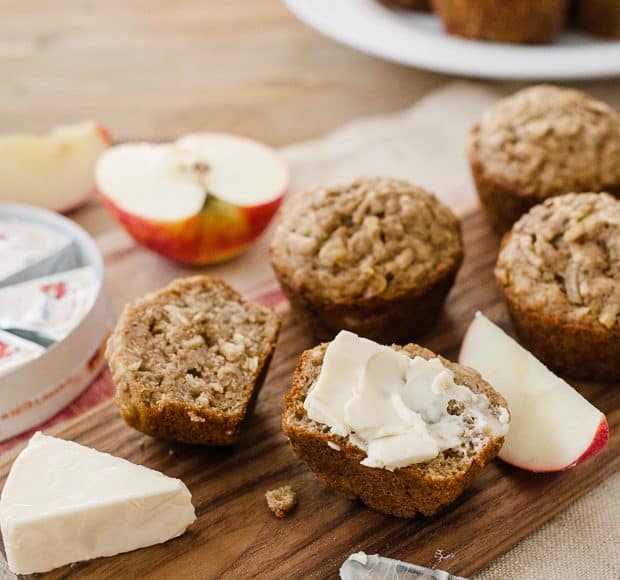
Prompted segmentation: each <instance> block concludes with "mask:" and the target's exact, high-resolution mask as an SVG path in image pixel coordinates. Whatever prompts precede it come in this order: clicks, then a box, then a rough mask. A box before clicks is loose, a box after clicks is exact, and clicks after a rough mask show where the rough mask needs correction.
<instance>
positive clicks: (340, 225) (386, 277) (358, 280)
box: [270, 178, 463, 342]
mask: <svg viewBox="0 0 620 580" xmlns="http://www.w3.org/2000/svg"><path fill="white" fill-rule="evenodd" d="M277 220H278V222H277V224H278V225H277V228H276V230H275V233H274V236H273V239H272V241H271V246H270V255H271V263H272V266H273V269H274V271H275V273H276V275H277V277H278V279H279V281H280V284H281V286H282V289H283V290H284V292H285V293H286V295H287V297H288V299H289V301H290V303H291V306H292V307H293V309H294V310H295V312H296V313H297V315H298V316H299V317H300V318H301V319H302V320H304V321H306V322H308V324H309V325H310V327H311V329H312V330H313V331H314V333H315V335H316V336H317V337H318V338H319V339H329V338H332V337H333V336H334V335H335V334H336V333H337V332H338V331H339V330H342V329H348V330H352V331H354V332H357V333H358V334H361V335H363V336H367V337H369V338H372V339H375V340H378V341H380V342H399V341H401V340H404V339H408V338H411V337H414V336H420V335H422V334H423V333H424V332H426V331H427V330H428V329H429V328H430V327H431V326H432V325H433V324H434V323H435V321H436V320H437V318H438V317H439V314H440V311H441V308H442V306H443V303H444V300H445V297H446V295H447V294H448V292H449V290H450V288H451V287H452V284H453V282H454V279H455V277H456V274H457V272H458V269H459V267H460V265H461V262H462V260H463V243H462V240H461V231H460V223H459V220H458V219H457V218H456V217H455V216H454V214H452V212H451V211H450V210H449V209H448V208H447V207H446V206H445V205H444V204H442V203H441V202H440V201H439V200H438V199H437V198H436V197H435V196H434V195H433V194H431V193H429V192H427V191H426V190H424V189H422V188H421V187H417V186H415V185H412V184H410V183H408V182H406V181H400V180H395V179H384V178H374V179H361V180H358V181H354V182H352V183H349V184H347V185H342V186H336V187H322V188H318V189H315V190H313V191H310V192H306V193H300V194H298V195H296V196H294V197H293V198H291V199H290V200H288V202H287V203H286V204H285V205H284V207H283V208H282V209H281V211H280V213H279V216H278V218H277Z"/></svg>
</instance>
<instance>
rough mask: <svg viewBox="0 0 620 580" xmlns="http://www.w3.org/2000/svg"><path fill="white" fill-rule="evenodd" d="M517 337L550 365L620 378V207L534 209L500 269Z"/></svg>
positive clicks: (610, 202) (584, 201) (564, 201)
mask: <svg viewBox="0 0 620 580" xmlns="http://www.w3.org/2000/svg"><path fill="white" fill-rule="evenodd" d="M495 277H496V279H497V282H498V283H499V286H500V288H501V290H502V293H503V294H504V297H505V299H506V302H507V304H508V308H509V310H510V314H511V316H512V320H513V323H514V327H515V331H516V333H517V335H518V337H519V338H520V340H521V342H522V343H523V345H524V346H526V347H527V348H528V349H529V350H531V351H532V353H534V354H535V355H536V356H537V357H538V358H540V359H541V360H542V361H543V362H544V363H545V364H547V365H548V366H550V367H552V368H554V369H556V370H558V371H559V372H560V373H562V374H566V375H569V376H572V377H575V378H588V379H599V380H604V381H618V380H620V201H619V200H617V199H615V198H614V197H612V196H610V195H607V194H605V193H581V194H573V193H571V194H567V195H562V196H559V197H554V198H551V199H548V200H547V201H545V202H544V203H542V204H540V205H537V206H536V207H534V208H532V209H531V210H530V211H529V212H528V213H527V214H525V215H524V216H523V217H522V218H521V219H520V220H519V221H518V222H517V223H516V224H515V225H514V227H513V228H512V231H511V232H510V233H508V234H506V236H505V237H504V240H503V243H502V248H501V251H500V254H499V257H498V260H497V265H496V268H495Z"/></svg>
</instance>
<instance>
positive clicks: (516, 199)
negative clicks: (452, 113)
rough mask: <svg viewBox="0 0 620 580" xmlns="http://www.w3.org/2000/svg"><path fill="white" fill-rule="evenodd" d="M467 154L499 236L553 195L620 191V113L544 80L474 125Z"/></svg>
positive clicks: (503, 103)
mask: <svg viewBox="0 0 620 580" xmlns="http://www.w3.org/2000/svg"><path fill="white" fill-rule="evenodd" d="M468 154H469V161H470V164H471V169H472V173H473V176H474V181H475V182H476V189H477V190H478V196H479V198H480V202H481V203H482V206H483V208H484V210H485V211H486V214H487V217H488V219H489V221H490V223H491V225H492V226H493V228H494V229H495V231H496V232H497V233H499V234H501V233H503V232H505V231H507V230H509V229H510V227H511V226H512V224H513V223H514V222H515V221H516V220H517V219H518V218H519V216H520V215H522V214H523V213H525V212H526V211H527V210H528V209H529V208H530V207H532V206H534V205H536V204H537V203H540V202H541V201H543V200H545V199H546V198H548V197H551V196H554V195H562V194H565V193H568V192H571V191H572V192H577V193H579V192H584V191H608V192H610V193H612V194H615V195H618V194H620V115H619V114H618V113H617V112H616V111H615V110H613V109H612V108H611V107H608V106H607V105H606V104H604V103H601V102H599V101H594V100H592V99H589V98H588V97H587V96H586V95H585V94H583V93H581V92H578V91H574V90H571V89H562V88H558V87H553V86H548V85H542V86H536V87H531V88H528V89H525V90H522V91H520V92H518V93H516V94H514V95H512V96H511V97H508V98H506V99H503V100H501V101H500V102H499V103H497V104H496V105H495V106H493V107H492V108H491V109H489V110H488V111H487V112H486V113H485V114H484V116H483V117H482V120H481V121H480V123H479V124H477V125H474V126H473V127H472V129H471V131H470V136H469V143H468Z"/></svg>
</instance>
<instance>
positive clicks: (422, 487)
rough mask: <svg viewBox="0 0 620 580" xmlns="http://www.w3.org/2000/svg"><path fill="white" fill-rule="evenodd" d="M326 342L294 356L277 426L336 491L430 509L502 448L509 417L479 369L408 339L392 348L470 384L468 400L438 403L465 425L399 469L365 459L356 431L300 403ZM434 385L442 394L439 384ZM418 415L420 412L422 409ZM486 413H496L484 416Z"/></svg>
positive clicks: (396, 510)
mask: <svg viewBox="0 0 620 580" xmlns="http://www.w3.org/2000/svg"><path fill="white" fill-rule="evenodd" d="M336 340H338V339H336ZM328 347H329V344H321V345H319V346H317V347H315V348H313V349H311V350H307V351H305V352H304V353H303V354H302V356H301V357H300V359H299V362H298V364H297V368H296V369H295V374H294V376H293V387H292V389H291V390H290V392H289V393H288V394H287V395H286V396H285V397H284V412H283V414H282V429H283V431H284V433H285V434H286V435H287V437H288V438H289V440H290V443H291V446H292V448H293V451H294V452H295V454H296V455H297V456H298V457H299V458H300V459H301V460H302V461H303V462H304V463H306V465H307V466H308V468H309V469H310V470H311V471H312V472H313V473H314V474H315V475H317V477H318V478H319V479H320V480H321V481H322V482H323V483H324V484H325V485H327V486H329V487H330V488H331V489H333V490H334V491H336V492H337V493H340V494H342V495H345V496H346V497H348V498H350V499H355V498H359V499H360V500H361V501H362V502H363V503H365V504H366V505H367V506H368V507H370V508H372V509H375V510H377V511H379V512H382V513H384V514H388V515H394V516H397V517H401V518H412V517H415V516H416V515H418V514H422V515H425V516H430V515H433V514H435V513H437V512H438V511H439V510H440V509H442V508H443V507H445V506H447V505H448V504H450V503H452V502H453V501H455V500H456V499H457V498H458V496H459V495H460V494H461V493H462V492H463V490H464V489H465V488H466V487H467V486H468V485H469V484H470V483H471V481H472V480H473V479H474V477H475V476H476V475H477V474H478V473H479V472H480V471H481V470H482V469H483V468H484V466H485V465H486V464H487V463H488V462H489V461H491V460H492V459H493V458H494V457H495V456H496V455H497V453H498V452H499V450H500V449H501V447H502V444H503V442H504V436H505V433H506V431H507V429H508V422H509V412H508V410H507V404H506V401H505V400H504V398H503V397H502V396H501V395H500V394H499V393H497V392H496V391H495V390H494V389H493V388H492V387H491V385H490V384H489V383H487V382H486V381H485V380H483V379H482V377H481V376H480V374H479V373H478V372H477V371H475V370H473V369H471V368H469V367H465V366H461V365H459V364H456V363H453V362H451V361H448V360H446V359H444V358H442V357H437V355H435V354H434V353H433V352H431V351H430V350H428V349H425V348H422V347H421V346H418V345H416V344H413V343H411V344H408V345H406V346H404V347H402V348H401V347H399V346H392V349H394V350H396V351H398V352H400V353H402V354H405V355H406V356H407V357H409V358H411V359H415V358H416V357H421V358H422V359H425V360H426V361H429V360H433V359H434V360H439V361H440V363H441V364H442V365H443V366H444V367H445V368H447V369H448V371H449V373H450V376H451V377H452V378H453V380H454V382H455V383H456V384H457V385H460V386H461V387H465V388H466V389H467V390H468V391H469V393H470V394H469V398H470V399H471V400H470V401H468V402H462V401H459V402H457V401H455V400H452V401H450V402H448V404H447V408H446V409H444V412H446V413H447V414H449V415H451V416H458V417H462V419H463V420H464V423H465V425H467V426H468V427H465V429H464V430H463V431H462V432H461V431H460V432H459V433H460V434H459V437H458V439H457V441H456V445H455V446H453V447H450V448H448V449H444V450H441V451H439V453H438V455H437V456H436V457H434V458H432V459H427V460H425V461H422V462H419V463H412V464H409V465H404V466H402V467H397V468H389V467H377V466H374V467H371V466H369V464H368V462H367V459H368V455H367V453H366V451H365V450H364V442H363V441H362V440H361V439H360V437H358V436H357V434H356V433H350V434H348V435H337V434H334V433H333V432H332V430H330V428H329V426H328V425H326V424H323V423H320V422H318V421H316V420H313V419H311V418H310V417H309V416H308V411H307V410H306V408H305V405H304V402H305V401H306V398H307V397H308V393H309V391H310V390H311V389H312V387H313V385H315V384H316V382H317V380H318V378H319V376H320V374H321V370H322V367H323V363H324V360H325V353H326V351H327V349H328ZM417 386H418V387H419V386H420V385H417ZM347 387H349V388H352V386H351V385H347V384H343V385H342V388H343V389H346V388H347ZM433 392H435V393H436V395H437V396H438V397H440V396H441V395H440V393H441V390H440V389H439V390H436V391H433ZM425 397H426V394H425V395H424V396H423V397H421V398H420V401H422V400H424V401H426V399H425ZM345 400H346V399H345ZM480 402H483V404H484V408H483V417H485V418H486V419H487V421H485V423H486V424H485V425H484V427H481V424H482V423H481V422H480V419H479V418H478V419H476V418H475V417H477V416H478V415H476V411H475V409H477V408H478V407H477V405H479V404H480ZM421 416H425V415H424V412H423V411H421ZM491 417H493V418H494V419H491V421H488V419H489V418H491ZM425 420H426V419H425ZM433 421H434V424H435V426H437V425H438V424H439V423H440V422H441V421H442V419H441V418H437V417H434V418H433ZM495 423H496V424H495ZM420 438H422V435H420Z"/></svg>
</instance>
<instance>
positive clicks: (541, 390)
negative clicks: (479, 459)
mask: <svg viewBox="0 0 620 580" xmlns="http://www.w3.org/2000/svg"><path fill="white" fill-rule="evenodd" d="M459 362H460V363H461V364H463V365H467V366H470V367H473V368H474V369H476V370H478V371H479V372H480V374H482V376H483V377H484V378H485V379H486V380H487V381H489V383H491V385H493V387H494V388H495V389H496V390H497V391H499V392H500V393H501V394H502V395H503V396H504V398H505V399H506V400H507V401H508V408H509V409H510V415H511V421H510V430H509V431H508V435H507V436H506V439H505V442H504V446H503V447H502V450H501V451H500V453H499V457H500V458H501V459H503V460H504V461H506V462H507V463H510V464H511V465H515V466H516V467H520V468H522V469H527V470H529V471H537V472H544V471H563V470H565V469H570V468H571V467H574V466H575V465H577V464H578V463H581V462H583V461H585V460H586V459H588V458H589V457H592V456H593V455H596V454H597V453H598V452H599V451H600V450H601V449H602V448H603V447H604V446H605V444H606V443H607V440H608V439H609V428H608V425H607V419H606V418H605V415H603V413H601V412H600V411H599V410H598V409H597V408H596V407H595V406H594V405H592V404H591V403H589V402H588V401H587V400H586V399H585V398H584V397H582V396H581V395H580V394H579V393H578V392H577V391H576V390H575V389H574V388H573V387H571V386H570V385H569V384H568V383H567V382H566V381H564V380H562V379H561V378H560V377H558V376H556V375H555V374H553V373H552V372H551V371H550V370H549V369H548V368H547V367H546V366H545V365H544V364H543V363H541V362H540V361H539V360H538V359H537V358H536V357H534V355H532V354H531V353H530V352H529V351H527V350H526V349H524V348H523V347H522V346H521V345H519V344H518V343H517V342H516V341H515V340H513V339H512V338H511V337H510V336H508V335H507V334H506V333H505V332H504V331H503V330H502V329H501V328H499V327H498V326H496V325H495V324H493V323H492V322H491V321H490V320H489V319H488V318H486V317H485V316H483V315H482V314H481V313H480V312H477V313H476V317H475V318H474V320H473V322H472V323H471V325H470V326H469V329H468V330H467V334H466V335H465V339H464V340H463V344H462V346H461V353H460V356H459Z"/></svg>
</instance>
